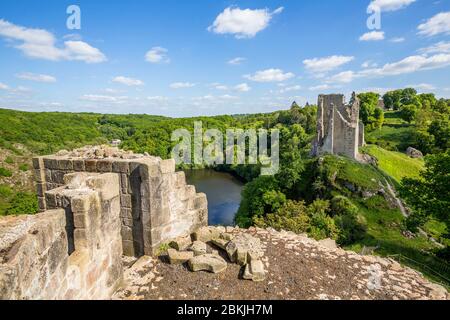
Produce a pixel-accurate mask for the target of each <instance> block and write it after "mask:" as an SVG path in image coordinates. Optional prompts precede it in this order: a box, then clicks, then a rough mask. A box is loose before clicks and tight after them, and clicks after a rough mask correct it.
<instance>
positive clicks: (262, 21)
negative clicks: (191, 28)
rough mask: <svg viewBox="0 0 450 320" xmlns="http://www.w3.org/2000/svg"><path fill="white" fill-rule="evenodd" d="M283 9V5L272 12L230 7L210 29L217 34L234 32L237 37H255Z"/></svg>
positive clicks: (218, 17)
mask: <svg viewBox="0 0 450 320" xmlns="http://www.w3.org/2000/svg"><path fill="white" fill-rule="evenodd" d="M282 11H283V7H280V8H278V9H276V10H275V11H273V12H270V11H269V10H268V9H256V10H251V9H244V10H242V9H240V8H233V7H228V8H226V9H225V10H224V11H223V12H222V13H220V14H219V15H218V16H217V18H216V20H215V21H214V23H213V24H212V25H211V26H209V27H208V31H211V32H214V33H217V34H234V35H235V37H236V38H237V39H243V38H253V37H254V36H255V35H256V34H257V33H258V32H260V31H262V30H264V29H265V28H267V27H268V25H269V23H270V21H271V20H272V18H273V16H274V15H276V14H279V13H281V12H282Z"/></svg>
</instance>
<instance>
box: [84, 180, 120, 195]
mask: <svg viewBox="0 0 450 320" xmlns="http://www.w3.org/2000/svg"><path fill="white" fill-rule="evenodd" d="M86 185H87V186H88V187H89V188H92V189H93V190H96V191H99V192H100V195H101V197H102V199H103V200H105V201H106V200H111V199H112V198H115V197H118V196H119V176H118V175H117V174H115V173H105V174H102V175H99V176H94V177H89V178H88V179H86Z"/></svg>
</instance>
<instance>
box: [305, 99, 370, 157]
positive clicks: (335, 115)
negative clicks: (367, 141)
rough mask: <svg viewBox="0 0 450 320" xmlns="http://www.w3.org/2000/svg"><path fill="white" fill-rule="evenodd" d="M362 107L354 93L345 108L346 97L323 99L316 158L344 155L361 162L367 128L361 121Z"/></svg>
mask: <svg viewBox="0 0 450 320" xmlns="http://www.w3.org/2000/svg"><path fill="white" fill-rule="evenodd" d="M359 109H360V103H359V99H358V98H357V97H356V94H355V93H353V95H352V99H351V101H350V103H349V104H348V105H347V104H345V97H344V95H342V94H330V95H319V100H318V112H317V137H316V139H315V141H314V144H313V150H312V154H313V155H314V156H319V155H322V154H324V153H330V154H336V155H344V156H347V157H350V158H352V159H355V160H360V154H359V147H361V146H363V145H364V125H363V123H362V122H361V121H360V120H359Z"/></svg>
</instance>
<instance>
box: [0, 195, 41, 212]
mask: <svg viewBox="0 0 450 320" xmlns="http://www.w3.org/2000/svg"><path fill="white" fill-rule="evenodd" d="M38 210H39V205H38V201H37V197H36V196H35V195H34V194H32V193H28V192H18V193H17V194H16V195H15V196H14V197H13V198H12V200H11V204H10V206H9V208H8V209H7V210H6V214H7V215H15V214H34V213H37V212H38Z"/></svg>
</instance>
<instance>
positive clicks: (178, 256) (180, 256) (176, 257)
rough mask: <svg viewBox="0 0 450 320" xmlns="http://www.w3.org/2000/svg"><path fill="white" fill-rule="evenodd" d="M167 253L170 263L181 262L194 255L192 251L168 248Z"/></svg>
mask: <svg viewBox="0 0 450 320" xmlns="http://www.w3.org/2000/svg"><path fill="white" fill-rule="evenodd" d="M167 254H168V255H169V261H170V264H183V263H185V262H187V261H188V260H189V259H191V258H193V257H194V253H193V252H192V251H177V250H175V249H168V250H167Z"/></svg>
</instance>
